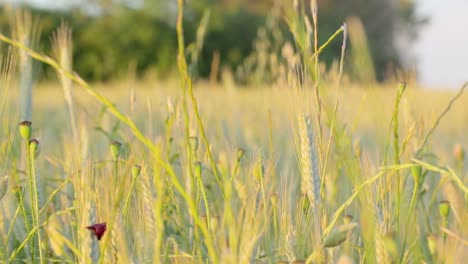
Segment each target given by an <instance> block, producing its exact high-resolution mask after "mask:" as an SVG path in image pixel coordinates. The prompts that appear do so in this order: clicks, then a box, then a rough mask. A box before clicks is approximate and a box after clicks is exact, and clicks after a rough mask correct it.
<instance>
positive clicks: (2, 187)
mask: <svg viewBox="0 0 468 264" xmlns="http://www.w3.org/2000/svg"><path fill="white" fill-rule="evenodd" d="M7 189H8V176H4V177H3V178H2V179H1V180H0V200H2V198H3V197H4V196H5V194H6V192H7Z"/></svg>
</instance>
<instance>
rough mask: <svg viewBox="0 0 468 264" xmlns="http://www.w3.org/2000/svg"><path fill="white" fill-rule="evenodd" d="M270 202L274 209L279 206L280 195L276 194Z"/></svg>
mask: <svg viewBox="0 0 468 264" xmlns="http://www.w3.org/2000/svg"><path fill="white" fill-rule="evenodd" d="M270 202H271V205H272V206H273V207H276V206H278V194H276V193H274V194H272V195H271V197H270Z"/></svg>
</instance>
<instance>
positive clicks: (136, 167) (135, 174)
mask: <svg viewBox="0 0 468 264" xmlns="http://www.w3.org/2000/svg"><path fill="white" fill-rule="evenodd" d="M140 172H141V166H140V165H137V164H134V165H133V166H132V177H133V178H136V177H138V176H139V175H140Z"/></svg>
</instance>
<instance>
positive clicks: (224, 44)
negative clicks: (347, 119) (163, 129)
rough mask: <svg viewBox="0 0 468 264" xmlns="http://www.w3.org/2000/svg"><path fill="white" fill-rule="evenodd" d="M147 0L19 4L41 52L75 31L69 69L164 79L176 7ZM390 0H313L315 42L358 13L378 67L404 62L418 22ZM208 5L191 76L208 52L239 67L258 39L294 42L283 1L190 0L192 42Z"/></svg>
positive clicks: (5, 24)
mask: <svg viewBox="0 0 468 264" xmlns="http://www.w3.org/2000/svg"><path fill="white" fill-rule="evenodd" d="M103 2H106V1H103ZM122 2H125V1H122ZM146 2H157V3H156V4H154V3H153V4H150V3H148V4H142V5H139V6H130V5H125V4H120V5H118V6H116V5H115V4H114V5H112V6H111V7H109V6H105V5H102V6H100V8H101V9H100V11H99V12H89V9H83V8H82V9H77V8H69V9H64V10H47V9H39V8H37V7H36V8H33V7H24V6H23V7H21V8H22V9H27V10H29V11H31V12H32V14H33V15H34V17H36V18H39V20H38V21H39V25H40V30H41V35H40V36H41V37H40V41H39V46H38V47H37V49H38V50H40V51H41V52H44V53H46V54H50V52H51V45H50V37H51V35H52V33H53V32H54V30H56V29H57V27H58V26H59V25H60V24H61V23H62V22H65V23H67V24H68V25H69V26H70V27H71V28H72V29H73V61H74V62H73V67H74V70H75V71H76V72H78V73H79V74H80V75H81V76H83V77H84V78H86V79H88V80H109V79H111V78H115V77H118V76H120V75H122V74H125V73H127V72H128V70H129V68H132V67H134V69H135V70H136V73H137V74H139V75H143V74H145V73H148V72H150V73H152V74H156V75H157V76H158V77H160V78H164V77H165V76H169V75H170V73H172V72H173V71H174V69H175V67H176V63H177V60H176V53H177V50H176V49H177V39H176V32H175V15H176V8H177V7H176V6H175V5H174V4H173V3H174V2H175V1H169V0H161V1H146ZM283 2H284V3H289V2H292V1H283ZM308 2H309V1H308V0H307V1H305V3H304V4H303V5H301V6H302V7H303V10H305V13H306V14H307V15H309V16H310V6H309V5H308ZM394 2H395V1H391V0H372V1H362V0H332V1H318V4H319V41H320V42H321V43H323V42H324V41H325V40H326V39H327V38H328V37H329V36H330V35H331V34H332V33H333V32H334V31H336V29H338V28H339V27H340V25H341V24H342V23H343V21H345V19H346V18H347V17H350V16H356V17H359V18H361V20H362V22H363V24H364V28H365V30H366V32H367V36H368V40H369V45H370V47H369V49H370V53H371V55H372V60H373V64H374V65H373V66H374V67H375V70H376V72H377V73H384V72H385V70H386V67H388V65H393V66H399V65H401V63H402V57H403V55H405V54H403V52H402V51H401V50H399V49H398V48H397V41H399V40H401V36H405V38H406V39H407V40H409V41H408V43H410V42H411V41H413V40H414V39H415V38H416V33H415V32H416V29H417V28H418V27H419V26H420V25H421V24H422V20H421V19H419V18H417V17H416V16H415V6H414V4H413V2H412V1H410V0H408V1H399V2H401V3H399V4H395V3H394ZM275 3H276V4H275ZM278 3H279V5H278ZM107 5H108V4H107ZM12 10H13V9H11V8H2V13H3V14H4V15H2V16H1V17H0V29H1V30H2V32H7V33H8V32H11V21H12V19H14V14H13V13H15V12H13V11H12ZM206 10H209V11H210V18H209V22H208V26H207V30H206V34H205V38H204V44H203V49H202V50H201V54H200V56H198V60H197V63H196V65H195V66H194V67H193V68H194V69H193V72H194V74H196V75H198V76H200V77H201V78H206V77H208V76H209V75H210V73H211V71H212V65H213V56H217V55H219V62H220V63H219V64H220V65H221V67H225V66H228V67H229V68H230V69H231V70H232V71H233V72H236V70H238V68H239V66H241V65H245V63H246V60H249V58H250V57H252V56H255V54H256V53H258V50H257V49H258V48H259V41H258V40H259V38H263V40H264V42H265V41H266V42H269V44H268V45H267V47H266V49H268V52H270V53H277V54H278V55H279V54H280V53H281V46H282V45H283V44H284V43H285V42H286V41H290V42H291V43H294V41H293V40H292V35H291V34H290V33H289V31H288V27H287V25H286V23H285V18H284V13H283V12H282V11H281V10H282V6H281V1H275V0H262V1H246V0H235V1H234V0H232V1H231V0H229V1H228V0H225V1H224V0H223V1H212V0H197V1H187V7H186V15H185V22H184V35H185V38H186V42H187V43H190V42H193V41H195V39H196V32H197V28H198V25H199V23H200V20H201V19H202V17H203V14H204V12H205V11H206ZM259 29H262V30H259ZM259 32H263V33H262V34H260V33H259ZM8 34H9V33H8ZM397 36H398V38H397ZM397 39H398V40H397ZM278 42H280V43H278ZM340 45H341V43H340V42H339V41H337V42H336V43H334V44H333V45H332V46H331V47H330V51H329V52H326V53H324V54H323V55H322V57H321V59H322V60H323V61H325V62H327V63H328V64H330V63H331V62H332V60H334V59H336V57H337V56H339V50H340ZM3 47H4V45H3ZM263 47H264V46H263ZM264 48H265V47H264ZM189 50H190V49H189ZM187 56H189V55H187ZM278 57H279V58H281V56H278ZM254 64H255V62H254ZM377 78H379V79H383V78H384V75H383V74H377Z"/></svg>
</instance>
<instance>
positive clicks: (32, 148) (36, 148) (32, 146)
mask: <svg viewBox="0 0 468 264" xmlns="http://www.w3.org/2000/svg"><path fill="white" fill-rule="evenodd" d="M29 152H30V153H31V155H34V157H35V158H36V157H37V156H39V153H41V148H40V145H39V141H38V140H37V139H35V138H33V139H31V140H30V141H29Z"/></svg>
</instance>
